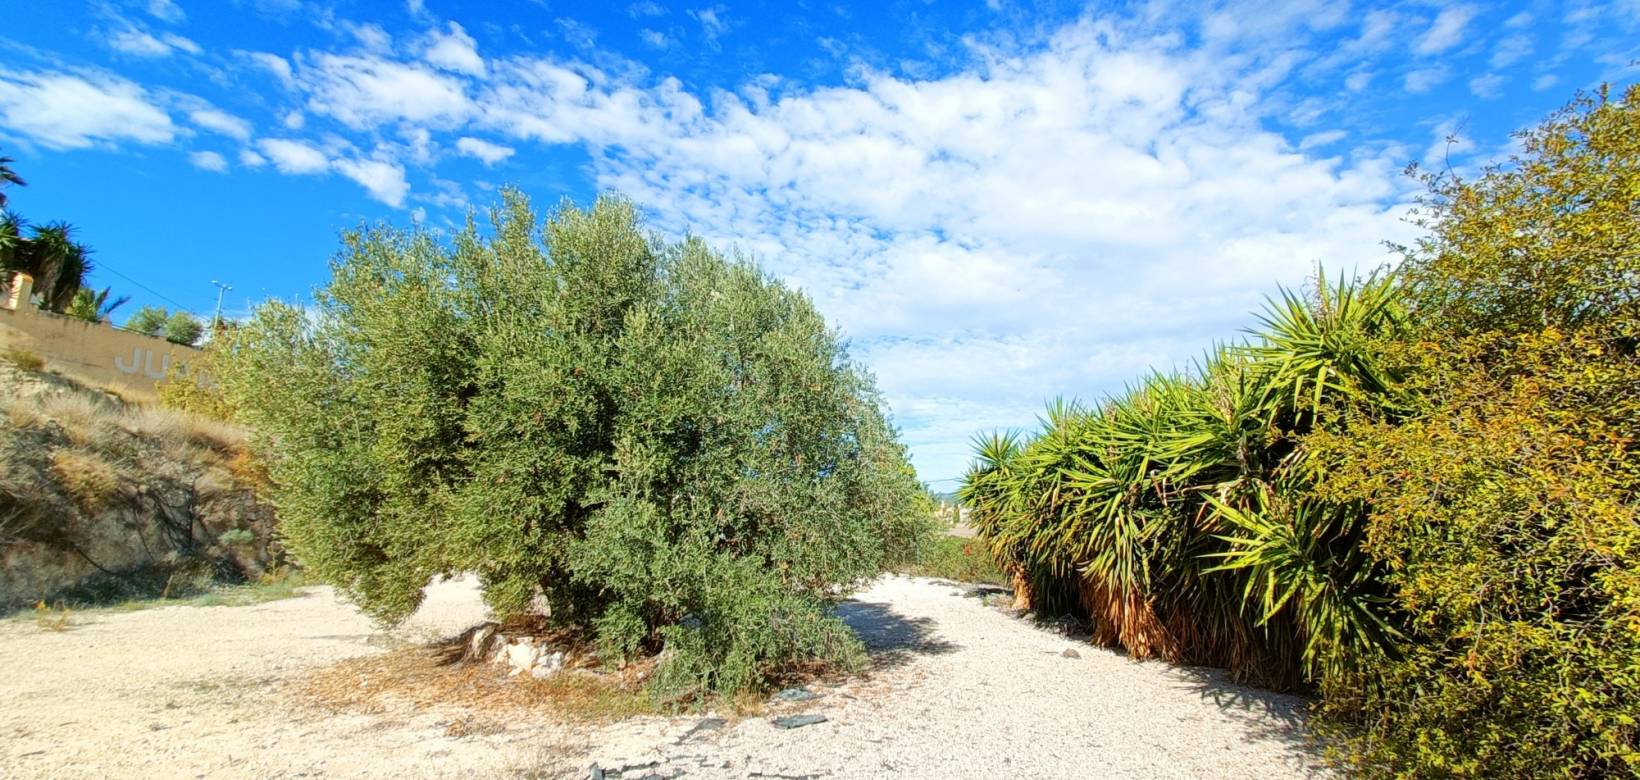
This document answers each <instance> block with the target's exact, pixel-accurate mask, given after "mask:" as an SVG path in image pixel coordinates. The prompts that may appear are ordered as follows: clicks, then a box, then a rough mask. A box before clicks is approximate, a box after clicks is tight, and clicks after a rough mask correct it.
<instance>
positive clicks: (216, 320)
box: [211, 279, 233, 330]
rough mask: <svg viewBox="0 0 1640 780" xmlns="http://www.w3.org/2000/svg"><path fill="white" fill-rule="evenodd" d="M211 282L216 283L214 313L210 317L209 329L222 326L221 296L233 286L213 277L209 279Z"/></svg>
mask: <svg viewBox="0 0 1640 780" xmlns="http://www.w3.org/2000/svg"><path fill="white" fill-rule="evenodd" d="M211 284H214V285H216V314H215V315H214V316H212V317H211V330H216V329H218V328H220V327H222V296H223V295H224V294H226V293H227V292H228V291H229V290H232V289H233V288H232V287H229V286H228V285H225V284H223V283H221V282H219V281H217V280H215V279H212V280H211Z"/></svg>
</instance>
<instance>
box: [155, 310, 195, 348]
mask: <svg viewBox="0 0 1640 780" xmlns="http://www.w3.org/2000/svg"><path fill="white" fill-rule="evenodd" d="M160 333H161V334H162V335H163V336H165V340H166V341H169V342H171V343H172V344H181V345H183V346H185V347H191V346H193V345H195V344H198V343H199V339H200V337H201V336H204V335H205V323H203V322H200V321H199V318H198V317H195V316H194V315H192V314H189V313H188V312H185V311H179V312H173V313H172V314H171V316H170V317H167V318H166V319H165V327H163V328H161V329H160Z"/></svg>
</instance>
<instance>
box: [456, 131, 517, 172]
mask: <svg viewBox="0 0 1640 780" xmlns="http://www.w3.org/2000/svg"><path fill="white" fill-rule="evenodd" d="M456 150H457V151H459V152H461V153H462V154H464V155H467V156H468V157H476V158H478V159H479V160H481V161H482V162H483V163H484V164H485V165H495V164H496V163H498V162H501V161H502V160H505V159H507V158H508V157H511V156H513V154H514V152H515V151H516V150H514V149H513V148H512V147H510V146H502V145H501V144H496V143H490V142H489V141H486V140H484V139H482V138H471V137H463V138H460V139H458V140H457V141H456Z"/></svg>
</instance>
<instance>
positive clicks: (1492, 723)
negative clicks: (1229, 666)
mask: <svg viewBox="0 0 1640 780" xmlns="http://www.w3.org/2000/svg"><path fill="white" fill-rule="evenodd" d="M1521 141H1522V148H1523V150H1524V151H1523V154H1522V155H1521V156H1520V157H1519V158H1517V159H1514V160H1512V161H1511V162H1510V163H1509V164H1508V165H1506V166H1501V167H1496V168H1493V169H1490V170H1488V171H1487V172H1486V173H1485V174H1484V175H1482V176H1480V177H1478V178H1476V179H1474V180H1472V181H1463V180H1453V179H1445V178H1438V177H1433V178H1431V179H1430V184H1431V186H1432V190H1431V197H1430V198H1429V199H1428V200H1426V202H1425V204H1424V209H1423V211H1424V216H1425V223H1424V224H1425V225H1426V226H1427V227H1428V228H1429V229H1430V233H1429V237H1428V238H1427V239H1426V240H1425V241H1423V242H1421V243H1420V244H1419V245H1417V246H1416V247H1414V248H1411V249H1409V250H1408V251H1407V258H1406V261H1405V263H1404V266H1403V269H1402V273H1403V275H1404V277H1405V278H1406V280H1407V290H1408V298H1409V299H1410V301H1411V302H1412V303H1413V306H1414V313H1415V315H1416V317H1417V323H1418V325H1419V329H1418V332H1417V333H1416V335H1415V337H1413V338H1409V339H1405V340H1401V341H1398V342H1392V343H1387V344H1384V345H1383V348H1384V350H1385V352H1386V355H1387V358H1388V359H1390V360H1393V361H1394V362H1395V363H1397V364H1399V366H1400V370H1399V372H1398V373H1400V374H1401V375H1402V376H1403V377H1404V380H1403V381H1404V383H1405V386H1406V387H1407V389H1408V390H1409V392H1408V393H1407V397H1408V398H1409V399H1412V401H1413V407H1412V408H1411V409H1410V410H1409V413H1408V414H1405V415H1403V416H1401V417H1400V418H1399V419H1389V420H1384V419H1381V418H1374V417H1372V416H1370V415H1364V416H1363V419H1360V420H1358V421H1356V424H1353V425H1351V426H1350V427H1349V429H1348V430H1347V431H1341V432H1339V433H1338V434H1335V435H1328V436H1318V437H1316V438H1315V439H1314V440H1313V441H1312V443H1311V445H1312V446H1313V447H1314V448H1315V449H1316V452H1317V455H1318V457H1320V458H1322V459H1323V460H1325V461H1327V462H1329V463H1331V464H1333V466H1332V473H1331V474H1330V476H1329V478H1328V480H1327V481H1326V483H1324V485H1325V487H1326V488H1327V492H1328V494H1329V496H1330V497H1332V498H1334V499H1335V500H1353V501H1362V502H1366V503H1368V504H1369V505H1370V506H1371V507H1372V516H1371V520H1370V524H1369V525H1368V527H1367V529H1366V534H1365V539H1364V547H1365V549H1366V550H1368V551H1369V552H1370V554H1371V555H1372V556H1373V557H1375V558H1378V559H1380V560H1383V561H1385V562H1386V563H1387V564H1388V570H1389V571H1390V572H1392V574H1391V575H1390V576H1389V577H1388V580H1389V583H1390V584H1391V585H1392V586H1393V589H1394V594H1395V597H1396V600H1397V601H1398V602H1399V603H1400V604H1401V605H1402V607H1403V608H1404V609H1405V610H1406V611H1407V612H1408V613H1409V614H1411V615H1412V620H1411V621H1410V622H1409V624H1408V626H1407V630H1408V634H1409V636H1408V641H1407V642H1405V643H1404V649H1403V654H1402V657H1401V658H1398V659H1394V660H1391V661H1386V662H1384V663H1381V664H1378V665H1374V666H1372V667H1369V668H1364V669H1362V670H1360V671H1359V672H1358V673H1356V674H1353V675H1349V676H1346V678H1345V679H1344V680H1343V681H1342V682H1341V683H1340V684H1339V685H1336V686H1333V689H1334V694H1333V695H1331V696H1329V697H1328V699H1327V701H1326V711H1327V713H1328V714H1329V715H1331V716H1332V718H1333V719H1334V721H1335V722H1337V723H1340V724H1342V725H1344V726H1347V727H1350V728H1346V729H1344V730H1343V732H1342V733H1343V736H1344V739H1345V740H1346V741H1345V744H1346V746H1347V748H1348V752H1347V754H1346V755H1347V757H1348V759H1349V760H1350V762H1351V763H1352V764H1353V765H1354V766H1355V767H1357V768H1359V769H1361V770H1363V771H1365V772H1366V773H1367V774H1373V775H1403V776H1411V775H1437V774H1438V775H1457V776H1470V777H1525V776H1557V777H1616V776H1630V775H1634V774H1636V773H1640V726H1637V723H1640V458H1637V457H1636V454H1635V450H1634V444H1633V441H1632V437H1633V432H1634V431H1636V430H1640V355H1637V354H1636V346H1637V344H1640V220H1637V219H1636V218H1635V214H1634V202H1635V199H1634V198H1635V193H1636V192H1640V88H1632V87H1631V88H1630V89H1629V90H1628V91H1627V93H1626V94H1625V95H1624V96H1623V98H1622V99H1621V100H1619V101H1608V99H1607V96H1606V95H1604V94H1602V95H1599V96H1596V97H1590V98H1583V99H1579V100H1578V101H1577V102H1575V103H1574V104H1573V105H1572V106H1571V107H1569V108H1568V109H1566V110H1565V111H1563V112H1561V113H1559V114H1557V115H1556V116H1554V117H1552V118H1551V119H1550V120H1549V121H1548V122H1547V123H1545V124H1544V125H1543V126H1541V127H1539V128H1537V129H1536V130H1533V131H1531V132H1529V133H1526V134H1524V135H1523V136H1522V138H1521Z"/></svg>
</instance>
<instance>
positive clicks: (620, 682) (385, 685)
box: [298, 644, 656, 729]
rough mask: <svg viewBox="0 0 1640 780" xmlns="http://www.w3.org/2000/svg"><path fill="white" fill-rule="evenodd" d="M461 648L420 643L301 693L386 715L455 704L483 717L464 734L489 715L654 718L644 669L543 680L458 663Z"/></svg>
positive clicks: (341, 669) (355, 664)
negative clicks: (400, 709) (398, 708)
mask: <svg viewBox="0 0 1640 780" xmlns="http://www.w3.org/2000/svg"><path fill="white" fill-rule="evenodd" d="M460 651H461V648H459V647H458V648H454V650H452V648H451V647H450V646H448V645H443V644H440V645H431V646H414V647H404V648H399V649H397V650H392V651H389V652H387V653H383V654H381V655H377V656H371V657H368V658H355V659H351V660H347V661H343V662H341V663H338V664H336V665H334V666H331V667H328V668H325V669H322V670H320V671H318V672H317V673H315V674H313V675H312V676H311V677H309V678H308V679H307V680H305V681H304V683H303V684H302V686H301V687H300V689H299V690H298V694H299V695H300V696H301V697H302V698H303V699H304V700H306V701H308V702H309V703H312V704H315V705H318V706H321V707H325V708H328V709H335V710H351V711H362V712H368V713H380V712H385V711H387V710H388V708H389V707H390V706H408V707H411V708H413V709H416V710H427V709H432V708H435V707H437V708H444V707H455V708H459V709H465V710H471V711H472V712H474V713H482V715H475V716H472V717H477V718H480V720H476V721H474V720H472V719H471V718H467V719H466V720H458V721H457V723H466V724H467V725H463V726H460V727H459V728H461V729H473V728H475V727H476V728H482V724H483V723H484V720H482V719H483V718H486V717H489V716H504V715H507V714H510V713H516V712H527V713H530V714H545V715H548V716H551V717H555V718H558V719H561V720H563V721H566V722H576V723H586V722H596V723H608V722H613V721H618V720H624V719H626V718H631V717H635V716H638V715H647V714H652V713H654V712H655V711H656V710H655V706H654V704H653V702H652V701H651V699H650V697H649V695H648V693H646V692H645V690H644V688H643V677H644V672H645V670H644V669H643V668H642V667H640V666H632V667H628V668H626V669H624V670H622V671H620V672H616V673H599V672H594V671H592V670H589V669H585V668H571V669H565V670H564V671H562V672H559V673H558V674H555V675H553V676H551V677H548V678H547V679H545V680H536V679H533V678H530V677H527V676H519V677H512V676H508V668H507V667H506V666H505V665H503V664H495V663H489V662H469V661H462V660H459V655H460Z"/></svg>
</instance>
